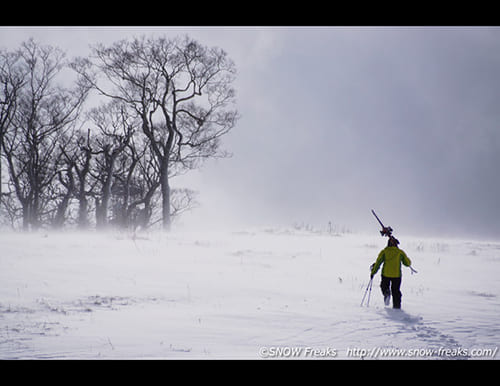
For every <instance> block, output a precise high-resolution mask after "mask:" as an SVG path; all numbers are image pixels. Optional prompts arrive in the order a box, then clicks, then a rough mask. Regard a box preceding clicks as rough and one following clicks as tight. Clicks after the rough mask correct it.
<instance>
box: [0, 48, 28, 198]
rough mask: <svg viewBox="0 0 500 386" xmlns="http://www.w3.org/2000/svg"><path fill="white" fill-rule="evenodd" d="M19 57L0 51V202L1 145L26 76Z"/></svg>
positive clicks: (0, 191) (10, 124) (14, 53)
mask: <svg viewBox="0 0 500 386" xmlns="http://www.w3.org/2000/svg"><path fill="white" fill-rule="evenodd" d="M19 58H20V53H19V52H7V51H0V202H1V199H2V196H3V191H2V185H3V180H2V145H3V141H4V137H5V135H6V133H7V131H8V130H9V128H10V127H11V126H12V118H13V117H14V114H15V112H16V109H17V104H18V94H19V90H20V89H21V88H22V87H23V85H24V79H25V76H26V74H25V72H24V71H23V69H22V68H21V67H20V65H19Z"/></svg>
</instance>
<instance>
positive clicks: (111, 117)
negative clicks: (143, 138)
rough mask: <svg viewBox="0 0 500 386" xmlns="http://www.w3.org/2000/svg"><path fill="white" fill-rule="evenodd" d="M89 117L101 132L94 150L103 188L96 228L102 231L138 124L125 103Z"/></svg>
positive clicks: (94, 111) (98, 199) (113, 104)
mask: <svg viewBox="0 0 500 386" xmlns="http://www.w3.org/2000/svg"><path fill="white" fill-rule="evenodd" d="M89 117H90V120H91V121H92V122H93V123H94V125H95V126H96V128H97V129H98V132H97V133H96V136H95V143H96V146H95V148H94V154H95V155H97V156H98V157H96V167H95V170H94V178H96V180H98V181H99V183H100V186H101V190H100V195H99V196H96V197H95V199H96V226H97V227H98V228H99V227H105V226H106V225H107V223H108V207H109V201H110V199H111V187H112V184H113V180H114V172H115V168H116V161H117V158H118V157H119V156H120V154H121V153H122V152H123V151H124V150H125V148H126V147H127V146H128V144H129V142H130V139H131V138H132V135H133V134H134V126H135V122H134V118H133V117H132V116H131V115H130V114H128V111H127V109H126V108H125V106H124V105H123V103H121V102H120V101H119V100H116V99H115V100H112V101H111V102H110V103H109V104H106V105H101V106H100V107H97V108H94V109H92V110H91V111H90V113H89Z"/></svg>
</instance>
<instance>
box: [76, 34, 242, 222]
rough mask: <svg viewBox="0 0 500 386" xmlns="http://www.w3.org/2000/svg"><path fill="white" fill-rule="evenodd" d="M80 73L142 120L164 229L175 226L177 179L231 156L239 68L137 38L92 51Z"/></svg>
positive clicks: (79, 64) (175, 44)
mask: <svg viewBox="0 0 500 386" xmlns="http://www.w3.org/2000/svg"><path fill="white" fill-rule="evenodd" d="M73 68H74V69H75V70H76V71H77V72H78V73H79V74H81V75H83V77H84V78H85V80H86V81H87V82H89V84H91V85H92V87H94V88H95V89H96V90H98V91H99V92H100V93H101V94H102V95H105V96H107V97H110V98H113V99H116V100H119V101H121V102H123V103H124V104H126V105H127V106H128V108H129V109H131V110H132V111H133V112H135V114H136V115H137V117H139V118H140V121H141V129H142V132H143V134H144V135H145V136H146V137H147V139H148V140H149V144H150V146H151V149H152V154H153V155H154V157H155V158H156V161H157V162H158V165H159V177H160V190H161V195H162V223H163V228H164V229H166V230H168V229H169V228H170V224H171V214H172V212H171V210H172V209H171V189H170V178H171V177H172V175H175V174H178V173H181V172H184V171H186V170H189V169H191V168H194V167H197V166H198V164H199V162H200V161H201V160H202V159H205V158H208V157H216V156H225V155H226V154H225V153H224V152H222V151H220V138H221V137H222V136H223V135H225V134H226V133H228V132H229V131H230V130H231V129H232V128H233V127H234V125H235V123H236V120H237V118H238V113H237V111H236V110H235V109H234V108H233V104H234V101H235V91H234V89H233V88H232V86H231V85H232V82H233V81H234V77H235V73H236V70H235V65H234V63H233V61H232V60H230V59H229V58H228V56H227V54H226V53H225V52H224V51H223V50H221V49H219V48H208V47H205V46H203V45H201V44H200V43H198V42H196V41H194V40H192V39H190V38H188V37H184V38H176V39H166V38H146V37H142V38H135V39H133V40H132V41H128V40H122V41H118V42H116V43H114V44H112V45H111V46H109V47H105V46H103V45H97V46H95V47H93V50H92V55H91V57H90V59H81V58H80V59H78V60H76V61H75V62H74V63H73Z"/></svg>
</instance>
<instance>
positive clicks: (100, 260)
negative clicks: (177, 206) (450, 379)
mask: <svg viewBox="0 0 500 386" xmlns="http://www.w3.org/2000/svg"><path fill="white" fill-rule="evenodd" d="M397 236H398V238H399V239H400V241H401V245H400V247H401V248H402V249H404V250H405V251H406V252H407V254H408V256H409V257H410V258H411V259H412V262H413V267H414V268H415V269H417V270H418V274H414V275H412V274H410V270H409V269H408V268H405V267H403V275H404V276H403V284H402V292H403V301H402V307H403V309H402V310H393V309H392V308H388V307H385V306H384V303H383V300H382V296H381V294H380V289H379V281H380V273H379V274H377V276H376V277H375V279H374V284H373V290H372V293H371V299H370V305H369V307H360V302H361V299H362V297H363V294H364V293H365V289H366V286H367V283H368V280H369V266H370V264H371V263H373V262H374V261H375V258H376V256H377V254H378V252H379V250H380V249H382V248H383V247H384V246H385V245H386V239H385V238H382V237H380V236H378V235H377V234H376V235H373V236H363V235H357V234H342V235H329V234H314V233H306V232H300V231H296V230H286V229H284V230H279V229H269V230H265V229H261V230H250V231H244V232H233V233H231V232H213V233H189V232H172V233H170V234H162V233H150V234H142V235H141V237H137V238H135V239H134V238H132V237H131V236H130V235H127V234H124V233H123V234H121V233H118V232H111V233H84V234H78V233H70V232H68V233H52V232H48V233H44V232H40V233H33V234H22V233H2V234H1V235H0V246H1V247H0V283H1V284H0V359H14V358H82V359H87V358H113V359H114V358H119V359H129V358H130V359H134V358H159V359H161V358H175V359H177V358H179V359H219V358H224V359H226V358H228V359H240V358H242V359H260V358H301V359H323V358H327V359H330V358H334V359H337V358H340V359H358V358H369V359H384V358H390V359H399V358H404V359H428V358H429V359H455V358H460V359H463V358H471V359H492V358H495V359H496V358H500V354H498V353H497V351H498V346H500V325H499V324H498V321H499V320H500V242H484V241H483V242H480V241H468V240H442V239H440V240H438V239H435V240H433V239H415V238H407V237H404V235H397ZM365 300H366V299H365Z"/></svg>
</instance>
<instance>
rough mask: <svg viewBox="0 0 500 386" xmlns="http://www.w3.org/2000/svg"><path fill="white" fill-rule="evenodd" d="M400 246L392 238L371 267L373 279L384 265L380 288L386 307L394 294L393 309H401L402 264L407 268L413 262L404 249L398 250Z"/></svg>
mask: <svg viewBox="0 0 500 386" xmlns="http://www.w3.org/2000/svg"><path fill="white" fill-rule="evenodd" d="M398 244H399V241H398V240H397V239H396V238H395V237H394V236H390V237H389V241H388V243H387V247H386V248H384V249H382V251H380V253H379V255H378V257H377V260H376V261H375V263H374V264H372V266H371V278H372V279H373V276H375V274H376V273H377V272H378V270H379V268H380V265H381V264H382V263H383V266H382V281H381V282H380V288H381V290H382V294H383V295H384V303H385V305H386V306H388V305H389V302H390V300H391V293H392V306H393V308H401V296H402V295H401V291H400V287H401V263H402V264H404V265H405V266H407V267H409V266H410V265H411V260H410V259H409V258H408V256H406V253H405V252H404V251H403V250H402V249H399V248H398Z"/></svg>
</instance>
